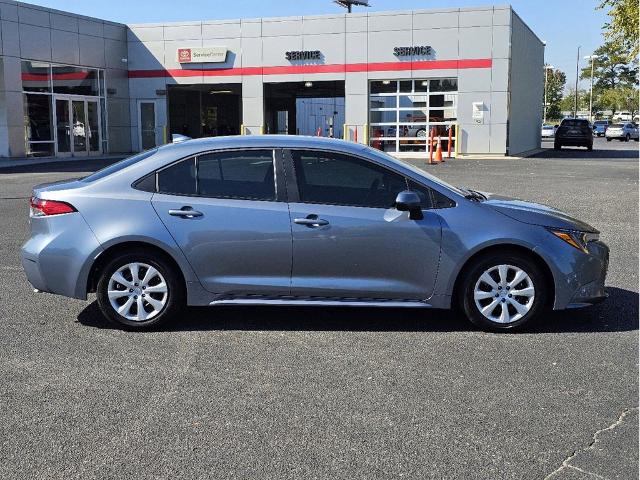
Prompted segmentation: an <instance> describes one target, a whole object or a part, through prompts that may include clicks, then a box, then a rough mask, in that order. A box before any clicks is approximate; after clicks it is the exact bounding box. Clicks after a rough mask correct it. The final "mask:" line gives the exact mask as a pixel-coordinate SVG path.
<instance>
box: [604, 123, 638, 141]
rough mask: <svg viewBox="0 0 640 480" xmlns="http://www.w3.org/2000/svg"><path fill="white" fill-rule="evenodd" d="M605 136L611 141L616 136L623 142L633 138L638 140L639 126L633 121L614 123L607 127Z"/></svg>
mask: <svg viewBox="0 0 640 480" xmlns="http://www.w3.org/2000/svg"><path fill="white" fill-rule="evenodd" d="M605 137H606V138H607V142H610V141H611V140H613V139H614V138H615V139H618V140H620V141H623V142H628V141H629V140H631V139H634V140H635V141H638V126H637V125H636V124H634V123H631V122H626V123H614V124H613V125H611V126H610V127H609V128H607V133H605Z"/></svg>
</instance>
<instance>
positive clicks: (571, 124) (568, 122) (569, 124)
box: [562, 118, 589, 127]
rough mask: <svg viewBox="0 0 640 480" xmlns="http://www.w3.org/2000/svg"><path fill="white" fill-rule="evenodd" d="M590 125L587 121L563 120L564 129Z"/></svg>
mask: <svg viewBox="0 0 640 480" xmlns="http://www.w3.org/2000/svg"><path fill="white" fill-rule="evenodd" d="M588 124H589V123H588V122H587V121H586V120H579V119H576V118H572V119H569V120H563V121H562V125H563V126H564V127H584V126H586V125H588Z"/></svg>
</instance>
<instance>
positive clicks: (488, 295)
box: [473, 265, 535, 324]
mask: <svg viewBox="0 0 640 480" xmlns="http://www.w3.org/2000/svg"><path fill="white" fill-rule="evenodd" d="M473 298H474V300H475V304H476V307H477V308H478V311H479V312H480V313H481V314H482V315H483V316H484V317H485V318H486V319H488V320H490V321H492V322H495V323H501V324H508V323H513V322H516V321H518V320H520V319H521V318H522V317H524V316H525V315H526V314H527V313H529V311H530V310H531V308H532V306H533V303H534V299H535V286H534V284H533V281H532V280H531V277H529V275H528V274H527V272H525V271H524V270H522V269H521V268H519V267H515V266H513V265H496V266H493V267H491V268H489V269H487V270H485V271H484V272H483V273H482V275H480V278H479V279H478V281H477V282H476V284H475V287H474V290H473Z"/></svg>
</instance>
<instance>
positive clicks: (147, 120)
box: [138, 100, 157, 150]
mask: <svg viewBox="0 0 640 480" xmlns="http://www.w3.org/2000/svg"><path fill="white" fill-rule="evenodd" d="M138 120H139V122H140V123H139V124H138V125H140V127H139V128H140V130H139V132H140V137H139V141H140V150H149V149H150V148H153V147H155V146H156V144H157V142H156V102H154V101H142V100H141V101H139V102H138Z"/></svg>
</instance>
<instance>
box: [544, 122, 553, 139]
mask: <svg viewBox="0 0 640 480" xmlns="http://www.w3.org/2000/svg"><path fill="white" fill-rule="evenodd" d="M555 134H556V127H555V126H554V125H546V124H545V125H542V131H541V136H542V138H553V137H554V136H555Z"/></svg>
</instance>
